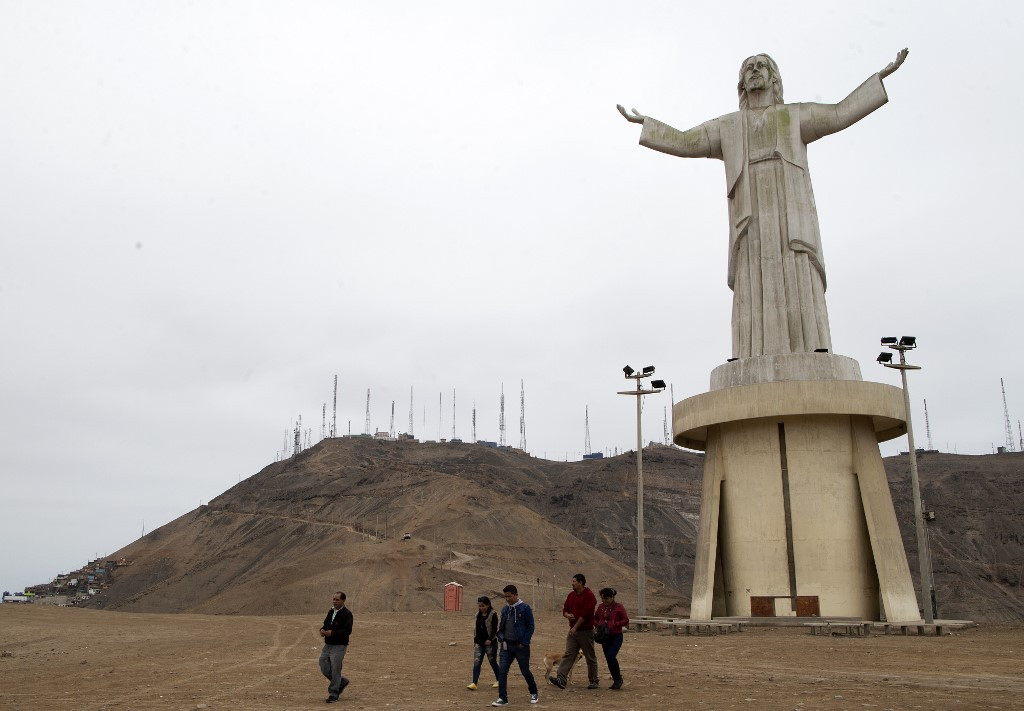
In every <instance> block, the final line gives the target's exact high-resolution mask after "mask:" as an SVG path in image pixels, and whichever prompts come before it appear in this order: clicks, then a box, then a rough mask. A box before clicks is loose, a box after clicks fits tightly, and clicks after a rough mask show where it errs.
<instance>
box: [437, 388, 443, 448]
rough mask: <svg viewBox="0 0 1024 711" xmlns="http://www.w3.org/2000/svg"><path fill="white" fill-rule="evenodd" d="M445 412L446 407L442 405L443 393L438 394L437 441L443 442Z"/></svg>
mask: <svg viewBox="0 0 1024 711" xmlns="http://www.w3.org/2000/svg"><path fill="white" fill-rule="evenodd" d="M443 410H444V406H443V405H442V404H441V393H438V394H437V441H438V442H440V441H441V419H442V417H443V416H442V414H441V412H442V411H443Z"/></svg>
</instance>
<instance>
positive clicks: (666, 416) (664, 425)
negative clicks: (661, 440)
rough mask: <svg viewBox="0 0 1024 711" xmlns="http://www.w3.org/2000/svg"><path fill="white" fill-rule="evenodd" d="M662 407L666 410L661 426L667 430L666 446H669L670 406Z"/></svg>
mask: <svg viewBox="0 0 1024 711" xmlns="http://www.w3.org/2000/svg"><path fill="white" fill-rule="evenodd" d="M661 409H662V410H663V411H664V414H665V418H664V420H663V421H662V423H661V426H662V429H663V430H664V431H665V446H666V447H667V446H668V407H666V406H662V408H661Z"/></svg>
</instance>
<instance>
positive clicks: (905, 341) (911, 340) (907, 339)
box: [899, 336, 917, 348]
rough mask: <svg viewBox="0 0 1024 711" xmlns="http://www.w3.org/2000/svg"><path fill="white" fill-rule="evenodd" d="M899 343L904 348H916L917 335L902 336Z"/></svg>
mask: <svg viewBox="0 0 1024 711" xmlns="http://www.w3.org/2000/svg"><path fill="white" fill-rule="evenodd" d="M899 345H901V346H903V347H904V348H917V336H902V337H901V338H900V342H899Z"/></svg>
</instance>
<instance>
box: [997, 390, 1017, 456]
mask: <svg viewBox="0 0 1024 711" xmlns="http://www.w3.org/2000/svg"><path fill="white" fill-rule="evenodd" d="M999 387H1000V388H1002V390H1003V420H1004V422H1005V425H1006V451H1007V452H1012V451H1014V449H1015V447H1014V446H1013V428H1012V427H1010V409H1009V408H1008V407H1007V406H1006V386H1005V385H1003V379H1002V378H1000V379H999Z"/></svg>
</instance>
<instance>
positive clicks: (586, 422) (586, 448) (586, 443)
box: [583, 405, 590, 454]
mask: <svg viewBox="0 0 1024 711" xmlns="http://www.w3.org/2000/svg"><path fill="white" fill-rule="evenodd" d="M583 426H584V428H585V429H586V432H587V436H586V438H585V439H584V440H583V453H584V454H590V406H589V405H587V406H586V408H585V409H584V410H583Z"/></svg>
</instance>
